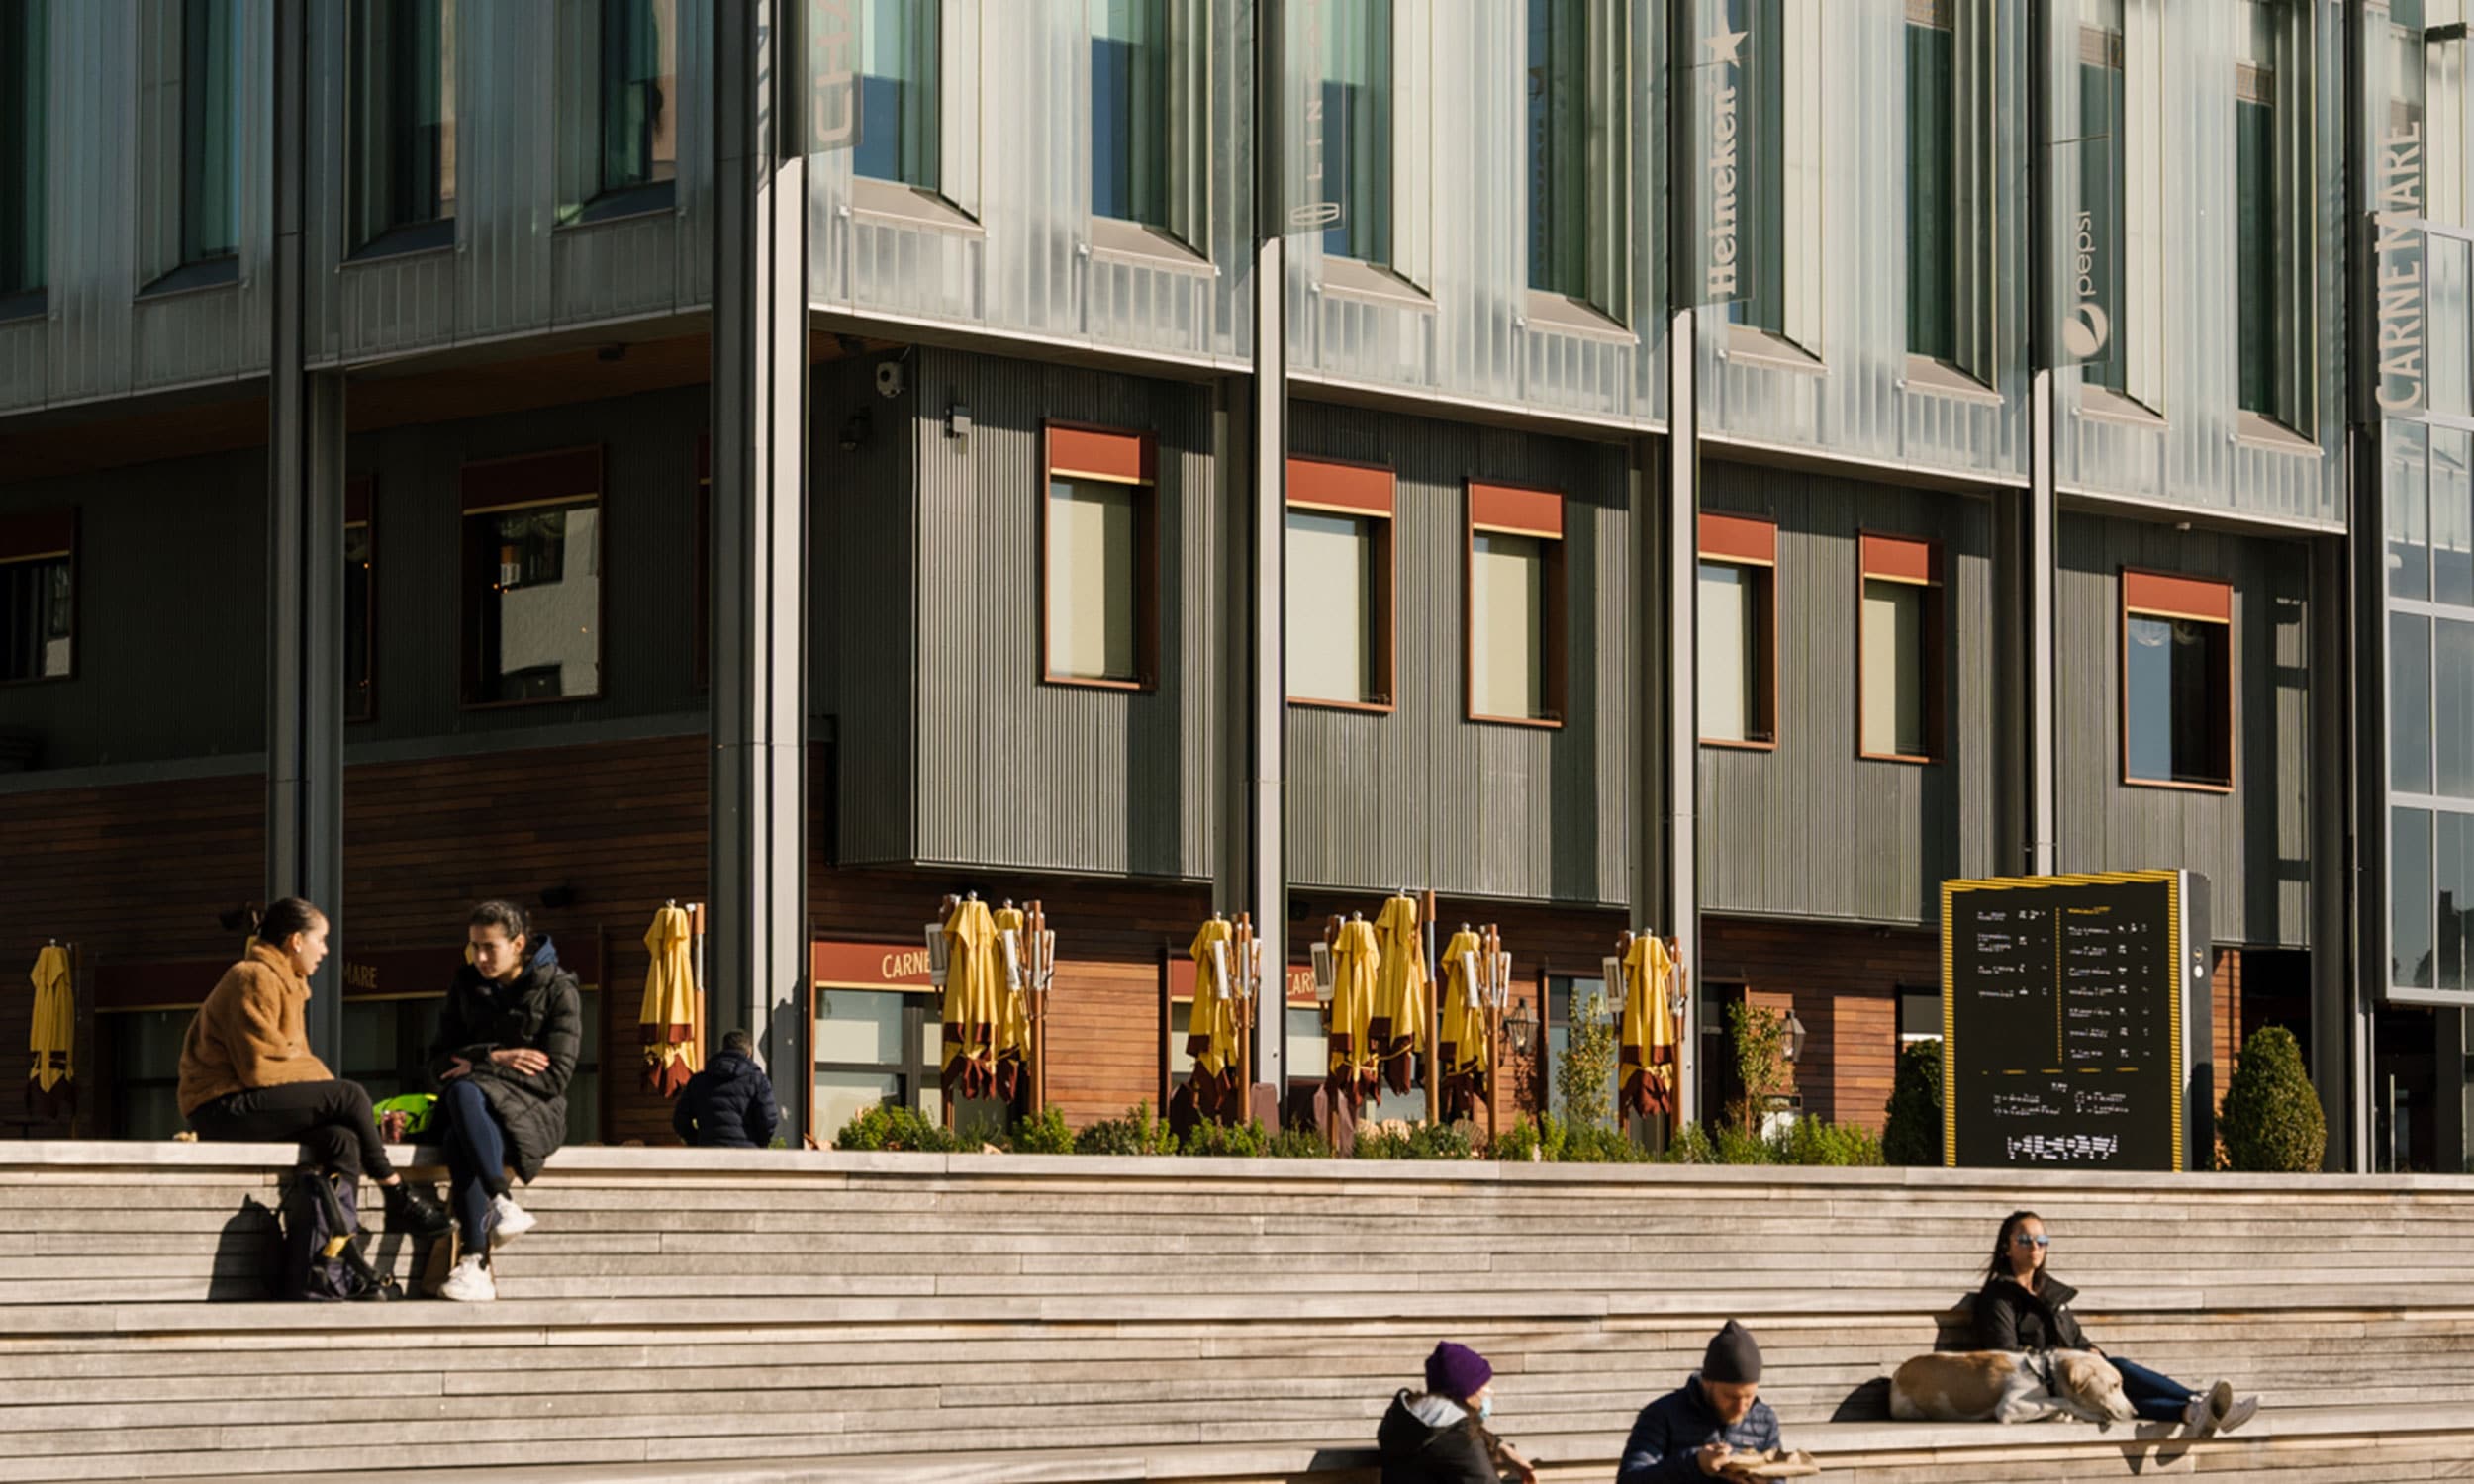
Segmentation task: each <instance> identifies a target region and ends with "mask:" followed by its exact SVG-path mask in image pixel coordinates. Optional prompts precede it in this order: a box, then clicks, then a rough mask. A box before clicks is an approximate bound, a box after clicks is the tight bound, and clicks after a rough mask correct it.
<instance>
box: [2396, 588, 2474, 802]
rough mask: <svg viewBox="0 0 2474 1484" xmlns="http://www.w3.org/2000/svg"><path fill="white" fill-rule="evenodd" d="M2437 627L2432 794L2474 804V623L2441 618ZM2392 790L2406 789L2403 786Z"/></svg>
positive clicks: (2433, 668) (2431, 735)
mask: <svg viewBox="0 0 2474 1484" xmlns="http://www.w3.org/2000/svg"><path fill="white" fill-rule="evenodd" d="M2402 616H2403V615H2396V617H2402ZM2469 617H2474V615H2469ZM2391 622H2392V623H2393V622H2395V617H2392V619H2391ZM2432 629H2433V639H2432V646H2431V649H2432V652H2431V662H2432V663H2431V712H2430V718H2429V721H2430V731H2429V732H2428V733H2427V736H2428V737H2429V739H2430V741H2431V743H2432V745H2433V751H2434V753H2435V754H2436V760H2435V763H2434V766H2433V770H2432V774H2433V776H2432V779H2431V790H2430V791H2432V792H2434V793H2440V794H2444V795H2446V796H2447V797H2450V798H2462V799H2467V800H2474V622H2459V621H2456V620H2454V619H2447V618H2442V619H2440V620H2438V621H2437V622H2436V623H2435V624H2433V625H2432ZM2391 787H2393V788H2398V789H2399V790H2401V791H2403V790H2404V788H2405V786H2404V785H2402V784H2392V785H2391Z"/></svg>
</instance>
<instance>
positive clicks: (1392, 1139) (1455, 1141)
mask: <svg viewBox="0 0 2474 1484" xmlns="http://www.w3.org/2000/svg"><path fill="white" fill-rule="evenodd" d="M1476 1155H1477V1151H1476V1147H1475V1144H1474V1143H1473V1142H1472V1140H1471V1139H1470V1126H1469V1125H1468V1124H1467V1123H1444V1124H1435V1123H1420V1124H1406V1123H1401V1122H1398V1121H1397V1120H1393V1119H1385V1120H1384V1121H1383V1122H1381V1123H1379V1124H1375V1125H1373V1126H1371V1127H1366V1128H1361V1129H1359V1130H1358V1147H1357V1157H1358V1158H1359V1159H1475V1158H1476Z"/></svg>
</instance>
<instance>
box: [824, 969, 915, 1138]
mask: <svg viewBox="0 0 2474 1484" xmlns="http://www.w3.org/2000/svg"><path fill="white" fill-rule="evenodd" d="M815 1006H816V1017H815V1033H814V1045H815V1073H814V1074H815V1082H814V1085H813V1090H812V1094H811V1095H812V1097H813V1102H812V1104H811V1108H812V1111H813V1113H814V1115H815V1124H814V1127H815V1131H816V1137H817V1138H818V1139H820V1140H825V1141H830V1140H831V1139H832V1138H833V1136H834V1135H836V1134H838V1133H840V1132H841V1131H842V1128H843V1126H844V1125H846V1124H848V1123H849V1122H850V1121H851V1120H852V1119H853V1118H855V1117H857V1116H858V1115H860V1114H861V1113H864V1112H866V1111H868V1110H869V1109H870V1108H876V1107H885V1106H892V1107H910V1108H915V1109H917V1110H918V1111H919V1112H921V1113H924V1114H926V1115H927V1116H928V1117H929V1118H932V1119H936V1120H939V1121H941V1120H942V1119H943V1118H944V1116H945V1097H944V1090H943V1088H942V1086H941V1085H940V1084H939V1080H938V1073H939V1070H940V1068H941V1067H942V1065H943V1062H944V1028H943V1027H942V1026H941V1025H939V1024H938V1023H937V1020H936V1013H935V1007H934V1004H933V1002H932V1001H931V1000H930V998H929V997H928V996H927V995H924V994H904V993H902V992H900V991H898V990H888V989H838V988H831V987H819V988H818V989H817V990H816V992H815Z"/></svg>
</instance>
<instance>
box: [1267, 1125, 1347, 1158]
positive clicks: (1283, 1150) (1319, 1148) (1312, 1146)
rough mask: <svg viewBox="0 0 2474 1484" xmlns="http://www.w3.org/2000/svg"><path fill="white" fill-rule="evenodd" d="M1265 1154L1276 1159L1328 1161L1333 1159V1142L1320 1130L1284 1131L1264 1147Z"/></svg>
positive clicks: (1274, 1136)
mask: <svg viewBox="0 0 2474 1484" xmlns="http://www.w3.org/2000/svg"><path fill="white" fill-rule="evenodd" d="M1263 1153H1264V1154H1265V1155H1267V1156H1269V1157H1271V1158H1272V1159H1330V1158H1331V1157H1332V1152H1331V1141H1330V1140H1328V1139H1325V1138H1324V1137H1323V1135H1322V1131H1321V1130H1319V1129H1283V1130H1281V1131H1280V1132H1279V1133H1277V1134H1274V1135H1273V1136H1272V1137H1271V1138H1270V1139H1269V1140H1267V1141H1265V1143H1264V1145H1263Z"/></svg>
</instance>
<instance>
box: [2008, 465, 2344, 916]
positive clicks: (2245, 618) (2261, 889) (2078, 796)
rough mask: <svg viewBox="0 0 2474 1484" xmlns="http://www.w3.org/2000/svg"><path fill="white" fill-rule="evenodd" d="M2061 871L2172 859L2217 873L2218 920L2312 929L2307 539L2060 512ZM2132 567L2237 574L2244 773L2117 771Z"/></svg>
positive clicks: (2237, 683) (2238, 710) (2158, 864)
mask: <svg viewBox="0 0 2474 1484" xmlns="http://www.w3.org/2000/svg"><path fill="white" fill-rule="evenodd" d="M2055 566H2056V569H2057V570H2056V573H2055V585H2054V603H2055V612H2054V619H2053V624H2054V644H2055V647H2056V650H2057V657H2056V659H2057V665H2056V675H2055V683H2056V685H2057V687H2058V689H2059V694H2060V695H2061V696H2063V697H2064V704H2063V705H2062V707H2061V709H2060V713H2059V721H2058V725H2059V731H2060V736H2059V738H2058V745H2057V750H2056V758H2057V765H2058V773H2059V780H2058V783H2059V788H2060V793H2061V810H2060V825H2061V831H2060V833H2061V839H2060V848H2059V859H2058V861H2057V862H2056V863H2055V864H2056V868H2057V869H2058V870H2062V871H2132V870H2146V869H2151V868H2167V867H2177V868H2183V869H2187V870H2191V871H2197V872H2202V873H2204V874H2206V876H2207V877H2208V879H2209V884H2210V887H2211V891H2210V909H2211V911H2212V912H2213V913H2214V916H2215V921H2214V924H2213V931H2214V935H2215V937H2216V938H2217V940H2218V941H2219V942H2223V943H2238V944H2246V945H2250V946H2254V947H2266V948H2276V947H2286V948H2300V947H2307V946H2308V945H2309V943H2310V938H2311V913H2310V878H2311V866H2310V847H2311V772H2312V768H2313V766H2314V765H2313V759H2312V757H2311V729H2310V704H2309V702H2310V687H2309V678H2308V675H2307V673H2306V672H2307V668H2308V666H2309V664H2310V656H2311V634H2310V624H2311V620H2312V613H2311V609H2310V597H2311V593H2310V587H2311V575H2310V561H2309V553H2308V552H2307V551H2306V550H2305V549H2304V548H2303V547H2302V546H2300V545H2299V544H2296V543H2294V542H2290V541H2277V540H2268V539H2261V538H2257V537H2248V536H2236V535H2230V534H2223V533H2219V532H2213V531H2204V530H2199V531H2177V530H2175V529H2173V528H2172V527H2171V526H2169V525H2157V524H2152V523H2149V522H2145V521H2139V520H2123V519H2113V518H2109V517H2105V516H2099V515H2094V514H2088V513H2082V512H2076V511H2073V512H2069V513H2065V514H2064V515H2063V516H2062V517H2061V520H2060V529H2059V531H2058V533H2057V537H2056V547H2055ZM2125 568H2129V569H2132V570H2134V571H2150V572H2166V573H2176V574H2181V575H2183V576H2188V577H2205V578H2214V579H2217V580H2219V581H2222V582H2226V583H2230V584H2231V585H2232V609H2231V612H2232V627H2233V647H2234V657H2233V658H2234V725H2235V735H2234V738H2233V741H2234V779H2235V784H2234V788H2233V789H2232V790H2231V791H2230V792H2213V791H2198V790H2191V789H2172V788H2133V787H2125V786H2124V784H2123V783H2122V757H2121V748H2122V730H2121V726H2122V677H2121V670H2120V655H2121V649H2122V631H2121V623H2122V593H2121V584H2122V582H2123V572H2124V569H2125Z"/></svg>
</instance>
